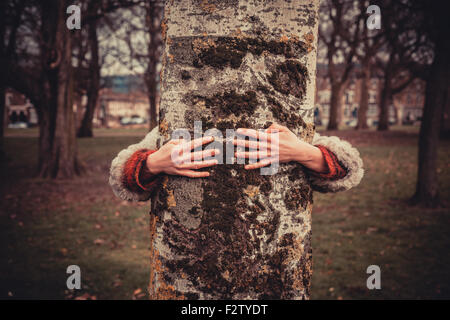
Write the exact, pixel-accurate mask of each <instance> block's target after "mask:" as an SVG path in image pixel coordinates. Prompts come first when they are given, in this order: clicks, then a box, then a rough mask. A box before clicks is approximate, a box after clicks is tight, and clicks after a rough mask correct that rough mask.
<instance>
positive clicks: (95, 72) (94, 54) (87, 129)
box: [78, 20, 100, 138]
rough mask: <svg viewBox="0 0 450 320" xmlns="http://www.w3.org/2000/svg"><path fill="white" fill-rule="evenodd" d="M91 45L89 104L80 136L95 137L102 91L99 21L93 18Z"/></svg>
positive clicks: (82, 122)
mask: <svg viewBox="0 0 450 320" xmlns="http://www.w3.org/2000/svg"><path fill="white" fill-rule="evenodd" d="M88 28H89V36H88V39H89V47H90V49H91V61H90V64H89V73H90V79H89V87H88V90H87V104H86V109H85V112H84V116H83V120H82V121H81V125H80V128H79V129H78V137H79V138H87V137H93V136H94V132H93V130H92V122H93V120H94V114H95V108H96V107H97V102H98V93H99V91H100V63H99V56H98V37H97V21H96V20H93V21H92V22H91V23H90V24H89V27H88Z"/></svg>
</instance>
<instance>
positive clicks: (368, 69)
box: [355, 1, 385, 130]
mask: <svg viewBox="0 0 450 320" xmlns="http://www.w3.org/2000/svg"><path fill="white" fill-rule="evenodd" d="M369 5H370V3H369V1H360V2H359V9H360V11H361V12H365V11H366V10H367V8H368V7H369ZM360 32H361V36H360V38H361V45H360V48H359V49H360V50H358V54H357V55H358V58H359V61H360V64H361V73H360V77H361V87H360V88H361V90H360V96H359V108H358V123H357V125H356V128H355V129H357V130H358V129H367V128H368V126H367V110H368V109H369V83H370V79H371V76H372V74H373V73H374V72H373V64H374V58H375V55H376V53H377V51H378V49H379V48H380V47H381V46H382V45H383V43H384V40H385V38H384V35H383V32H381V31H380V30H377V29H374V30H369V28H367V27H366V26H363V27H362V28H361V29H360Z"/></svg>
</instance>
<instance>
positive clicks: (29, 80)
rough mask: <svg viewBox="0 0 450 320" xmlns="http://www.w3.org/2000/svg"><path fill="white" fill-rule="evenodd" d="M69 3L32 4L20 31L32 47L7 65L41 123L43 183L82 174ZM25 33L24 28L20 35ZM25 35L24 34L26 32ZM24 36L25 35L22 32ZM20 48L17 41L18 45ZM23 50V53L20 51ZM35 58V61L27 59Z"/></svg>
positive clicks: (8, 79) (7, 71) (8, 77)
mask: <svg viewBox="0 0 450 320" xmlns="http://www.w3.org/2000/svg"><path fill="white" fill-rule="evenodd" d="M68 5H69V3H68V2H67V1H45V2H39V3H35V2H33V1H27V2H26V10H24V12H23V15H24V16H26V19H24V24H22V25H20V28H23V29H26V32H25V31H24V34H23V35H22V40H24V38H25V33H27V34H28V36H29V39H28V40H29V42H25V45H26V46H27V48H25V50H26V51H25V53H17V52H16V57H17V59H16V61H14V60H12V59H9V60H8V61H7V63H5V64H4V69H3V70H5V75H6V77H5V78H6V81H5V82H6V85H7V86H10V87H12V88H14V89H16V90H17V91H19V92H21V93H23V94H25V95H26V96H27V97H28V98H29V99H30V100H31V101H32V103H33V104H34V106H35V108H36V111H37V114H38V117H39V133H40V134H39V164H38V173H39V175H40V176H42V177H61V178H70V177H73V176H74V175H76V174H80V173H81V172H82V165H81V163H80V162H79V160H78V157H77V145H76V139H75V126H74V119H73V111H72V108H73V104H72V101H73V100H72V99H73V95H72V93H73V74H72V62H71V59H72V37H71V33H70V31H69V30H68V28H67V27H66V18H67V14H66V9H67V7H68ZM15 30H16V31H17V32H19V28H16V29H15ZM20 31H21V30H20ZM21 32H22V31H21ZM16 45H17V39H16ZM16 50H17V49H16ZM28 55H29V56H31V57H32V58H31V60H29V59H27V56H28Z"/></svg>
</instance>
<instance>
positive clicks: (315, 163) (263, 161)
mask: <svg viewBox="0 0 450 320" xmlns="http://www.w3.org/2000/svg"><path fill="white" fill-rule="evenodd" d="M237 133H238V134H241V135H245V136H248V137H252V138H254V139H256V141H254V140H253V141H247V140H244V139H235V140H234V145H237V146H243V147H246V148H251V149H255V150H253V151H240V152H239V151H238V152H236V153H235V156H236V157H237V158H249V159H258V160H259V161H258V162H256V163H252V164H247V165H245V169H248V170H251V169H257V168H261V167H265V166H267V165H269V164H271V163H272V162H274V161H276V160H277V158H278V162H279V163H285V162H290V161H297V162H299V163H301V164H302V165H304V166H306V167H307V168H309V169H311V170H314V171H317V172H325V171H326V170H327V167H326V164H325V160H324V158H323V155H322V152H321V151H320V149H319V148H317V147H315V146H313V145H311V144H309V143H306V142H304V141H302V140H300V139H298V138H297V136H296V135H295V134H294V133H293V132H292V131H291V130H289V129H288V128H287V127H285V126H282V125H279V124H276V123H274V124H272V125H271V126H270V127H269V128H267V129H266V130H265V131H264V132H261V131H257V130H254V129H245V128H239V129H238V130H237Z"/></svg>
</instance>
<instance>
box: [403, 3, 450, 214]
mask: <svg viewBox="0 0 450 320" xmlns="http://www.w3.org/2000/svg"><path fill="white" fill-rule="evenodd" d="M445 4H446V1H433V2H428V1H418V2H413V3H411V4H410V6H409V8H410V9H411V10H412V11H413V12H416V13H418V15H419V19H418V20H417V23H418V26H419V28H420V29H422V30H423V31H424V32H425V33H426V35H427V36H428V38H429V39H430V41H431V42H432V43H433V45H434V54H433V60H432V61H433V62H432V63H431V66H430V70H429V76H428V77H427V78H426V90H425V106H424V110H423V116H422V122H421V126H420V135H419V157H418V158H419V166H418V175H417V187H416V192H415V194H414V196H413V198H412V201H413V203H416V204H422V205H425V206H428V207H433V206H436V205H438V204H439V202H440V201H439V184H438V176H437V163H436V162H437V149H438V145H439V132H440V126H441V121H442V116H443V111H444V106H445V104H446V103H447V101H448V87H449V83H450V60H449V59H448V57H449V56H450V42H449V41H448V34H447V33H448V30H450V19H448V13H447V11H446V10H443V8H445Z"/></svg>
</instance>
